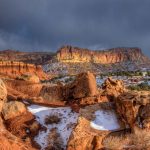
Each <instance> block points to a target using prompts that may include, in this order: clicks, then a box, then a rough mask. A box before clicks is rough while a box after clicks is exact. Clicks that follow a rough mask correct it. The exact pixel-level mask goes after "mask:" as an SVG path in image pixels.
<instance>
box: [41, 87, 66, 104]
mask: <svg viewBox="0 0 150 150" xmlns="http://www.w3.org/2000/svg"><path fill="white" fill-rule="evenodd" d="M40 96H41V97H42V98H43V99H45V100H46V101H47V102H55V101H62V100H64V98H63V87H62V86H60V85H56V86H43V87H42V89H41V91H40Z"/></svg>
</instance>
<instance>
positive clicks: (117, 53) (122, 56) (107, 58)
mask: <svg viewBox="0 0 150 150" xmlns="http://www.w3.org/2000/svg"><path fill="white" fill-rule="evenodd" d="M57 59H58V61H60V62H66V63H68V62H70V63H81V62H82V63H85V62H87V63H89V62H92V63H100V64H113V63H121V62H127V61H131V62H132V61H140V62H146V61H148V58H147V57H146V56H144V54H143V53H142V51H141V49H139V48H113V49H108V50H103V51H93V50H88V49H83V48H78V47H72V46H64V47H62V48H60V49H59V51H58V52H57Z"/></svg>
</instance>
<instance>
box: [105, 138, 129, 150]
mask: <svg viewBox="0 0 150 150" xmlns="http://www.w3.org/2000/svg"><path fill="white" fill-rule="evenodd" d="M126 142H127V141H126V139H125V138H123V137H114V136H109V137H108V138H106V139H105V140H104V141H103V145H104V147H105V149H106V150H122V149H123V147H124V145H125V144H126Z"/></svg>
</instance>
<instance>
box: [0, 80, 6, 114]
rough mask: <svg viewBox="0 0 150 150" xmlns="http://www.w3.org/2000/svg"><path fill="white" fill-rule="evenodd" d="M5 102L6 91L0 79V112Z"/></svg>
mask: <svg viewBox="0 0 150 150" xmlns="http://www.w3.org/2000/svg"><path fill="white" fill-rule="evenodd" d="M6 100H7V89H6V86H5V84H4V82H3V81H2V80H1V79H0V112H1V110H2V107H3V105H4V103H5V102H6Z"/></svg>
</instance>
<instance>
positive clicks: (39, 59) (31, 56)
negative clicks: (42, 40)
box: [0, 49, 54, 65]
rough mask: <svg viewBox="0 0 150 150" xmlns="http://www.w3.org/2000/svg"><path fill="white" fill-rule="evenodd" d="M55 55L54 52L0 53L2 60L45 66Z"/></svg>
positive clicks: (11, 51)
mask: <svg viewBox="0 0 150 150" xmlns="http://www.w3.org/2000/svg"><path fill="white" fill-rule="evenodd" d="M53 55H54V54H53V53H52V52H22V51H16V50H11V49H8V50H3V51H0V60H2V61H8V60H9V61H17V62H24V63H29V64H36V65H43V64H44V63H46V62H47V61H50V60H51V59H52V57H53Z"/></svg>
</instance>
